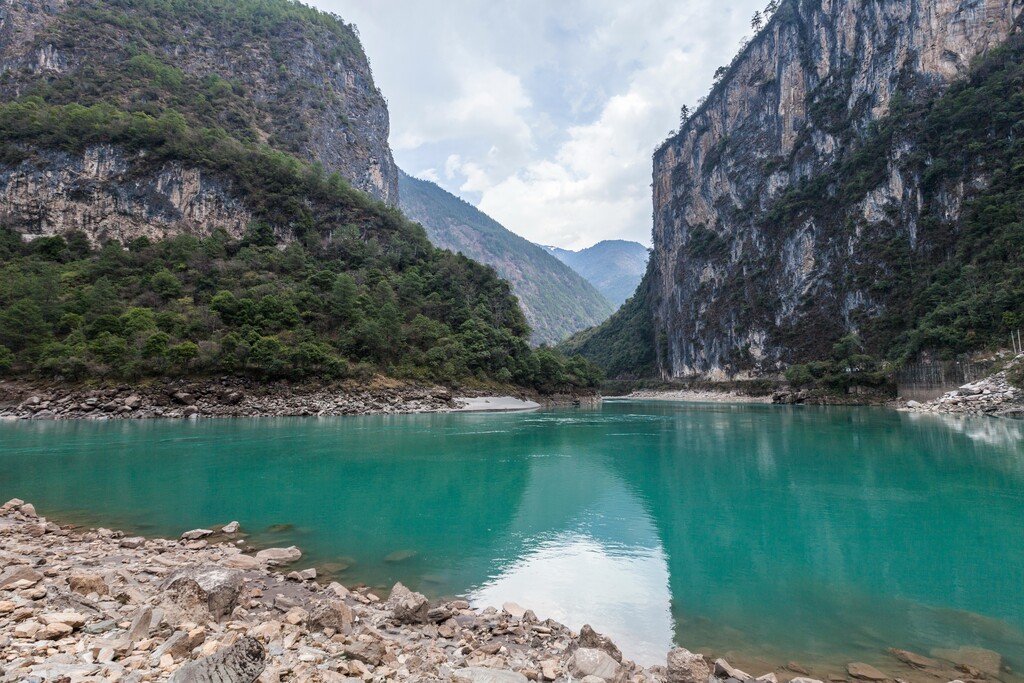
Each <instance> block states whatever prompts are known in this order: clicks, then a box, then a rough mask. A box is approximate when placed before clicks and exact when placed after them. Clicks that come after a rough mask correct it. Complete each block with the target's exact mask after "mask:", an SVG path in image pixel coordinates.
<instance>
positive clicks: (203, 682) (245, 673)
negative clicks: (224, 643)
mask: <svg viewBox="0 0 1024 683" xmlns="http://www.w3.org/2000/svg"><path fill="white" fill-rule="evenodd" d="M266 666H267V651H266V650H265V649H264V648H263V645H261V644H260V642H259V641H258V640H256V639H255V638H250V637H248V636H246V637H244V638H242V639H241V640H239V641H238V642H237V643H235V644H234V645H232V646H230V647H226V648H224V649H223V650H221V651H220V652H216V653H214V654H212V655H210V656H209V657H203V658H202V659H197V660H196V661H194V662H189V663H188V664H185V665H184V666H182V667H181V668H180V669H178V670H177V671H175V672H174V675H173V676H171V681H170V683H252V682H253V681H255V680H256V679H257V678H259V675H260V674H261V673H263V670H264V669H265V668H266Z"/></svg>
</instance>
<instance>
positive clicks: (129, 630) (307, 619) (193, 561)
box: [0, 499, 1003, 683]
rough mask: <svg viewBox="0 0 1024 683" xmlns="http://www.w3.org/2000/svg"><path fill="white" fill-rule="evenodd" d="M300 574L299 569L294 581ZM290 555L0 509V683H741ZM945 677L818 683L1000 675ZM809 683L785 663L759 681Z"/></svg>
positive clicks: (901, 662) (983, 656)
mask: <svg viewBox="0 0 1024 683" xmlns="http://www.w3.org/2000/svg"><path fill="white" fill-rule="evenodd" d="M300 568H301V569H300ZM317 578H318V577H317V572H316V570H315V568H311V567H304V566H303V565H302V553H301V550H300V549H298V548H295V547H290V548H266V549H263V550H257V549H255V548H249V547H247V546H246V542H245V537H244V529H241V528H240V527H239V525H238V524H237V523H231V524H228V525H226V526H224V527H219V528H211V529H196V530H192V531H188V532H185V533H183V534H182V537H181V538H179V539H174V540H170V539H149V538H143V537H126V536H125V535H124V534H123V533H121V532H118V531H112V530H109V529H91V530H82V529H76V528H73V527H67V526H59V525H57V524H55V523H53V522H50V521H47V520H46V519H45V518H42V517H40V516H38V513H37V511H36V510H35V508H34V507H33V506H32V505H30V504H27V503H24V502H23V501H20V500H17V499H15V500H11V501H9V502H8V503H6V504H5V505H4V506H3V507H2V508H0V682H3V683H7V682H13V681H30V682H40V683H41V682H42V681H59V682H60V683H85V682H93V681H122V682H125V683H129V682H131V683H136V682H142V681H168V680H169V681H172V682H177V683H185V682H194V683H252V682H253V681H258V682H260V683H279V682H281V681H311V682H313V683H335V682H342V681H345V682H348V683H370V682H372V681H456V682H458V683H528V681H537V682H538V683H542V682H545V681H551V682H556V683H562V682H569V681H577V680H579V681H582V682H583V683H627V682H629V683H646V682H650V683H746V682H747V681H753V677H752V676H751V675H749V674H747V673H744V672H743V671H740V670H739V669H736V668H734V667H732V666H730V664H729V663H728V662H726V661H725V660H723V659H718V660H715V661H711V658H710V655H708V656H705V655H702V654H694V653H691V652H689V651H687V650H685V649H682V648H677V649H674V650H672V651H670V652H669V653H667V656H666V660H665V663H664V664H663V665H654V666H648V667H644V666H640V665H638V664H636V663H634V662H631V661H629V660H628V659H626V658H624V657H623V656H622V654H621V653H620V651H619V649H618V648H617V647H616V646H615V645H614V643H612V642H611V641H610V640H609V639H607V638H606V637H604V636H601V635H600V634H598V633H595V632H594V631H593V630H592V629H591V628H590V627H589V626H584V627H583V628H582V629H581V630H580V631H579V632H578V633H577V632H574V631H571V630H570V629H568V628H567V627H565V626H564V625H562V624H559V623H557V622H554V621H551V620H545V621H540V620H539V619H537V617H536V616H535V615H534V614H533V613H532V612H531V611H529V610H528V609H524V608H523V607H521V606H519V605H515V604H511V603H506V604H505V605H503V606H502V608H501V609H497V608H495V607H489V608H486V609H482V610H480V609H471V608H470V605H469V603H467V602H465V601H463V600H446V601H440V602H430V601H428V599H427V598H426V597H424V596H422V595H420V594H419V593H415V592H412V591H410V590H409V589H407V588H405V587H404V586H402V585H401V584H396V585H395V586H394V588H392V589H391V593H390V596H388V597H386V598H385V597H384V596H382V595H376V594H374V592H373V591H372V590H371V589H369V588H366V587H351V588H346V587H344V586H342V585H341V584H339V583H336V582H330V583H327V582H326V581H324V582H322V583H318V582H317ZM949 659H950V660H952V661H959V662H960V663H959V664H953V663H951V662H950V661H946V662H942V661H939V660H935V659H931V658H928V657H922V656H920V655H915V654H913V653H909V652H904V651H901V650H893V651H891V652H890V655H889V661H890V664H891V666H889V668H888V669H887V671H886V672H884V673H883V672H881V671H879V670H878V669H877V668H875V667H874V666H871V665H868V664H864V663H861V662H853V663H850V664H849V665H848V666H847V667H846V671H844V672H843V673H842V675H828V676H826V675H824V674H821V679H822V680H828V681H830V682H835V683H838V682H839V681H853V682H863V681H883V680H885V681H888V680H897V681H899V680H904V681H911V682H913V683H917V682H919V681H920V682H924V681H932V682H934V681H936V680H942V681H949V680H953V679H960V680H964V681H968V680H978V681H980V680H983V679H986V678H989V679H992V678H997V677H999V676H1000V675H1001V674H1002V673H1003V668H1002V662H1001V659H1000V657H999V655H998V654H997V653H994V652H989V651H986V650H979V649H977V648H964V649H962V650H957V651H955V652H952V654H950V655H949ZM756 680H757V681H760V682H762V683H778V682H779V681H782V682H786V681H794V682H795V683H820V681H818V680H816V679H812V678H810V677H809V672H808V671H807V670H806V669H804V668H803V667H801V666H800V665H798V664H796V663H790V664H789V665H787V666H783V667H779V668H778V669H777V670H775V671H772V672H768V673H766V674H764V675H762V676H760V677H758V678H757V679H756Z"/></svg>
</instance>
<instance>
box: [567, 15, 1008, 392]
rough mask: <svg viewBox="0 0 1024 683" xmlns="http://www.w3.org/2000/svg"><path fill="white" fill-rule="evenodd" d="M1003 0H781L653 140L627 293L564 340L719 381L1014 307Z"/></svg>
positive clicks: (974, 324)
mask: <svg viewBox="0 0 1024 683" xmlns="http://www.w3.org/2000/svg"><path fill="white" fill-rule="evenodd" d="M1019 12H1020V7H1018V6H1017V3H1015V2H1012V1H1011V0H976V1H972V2H960V1H957V0H932V1H929V2H923V1H918V0H913V1H911V2H906V3H832V2H826V1H824V0H787V1H786V2H783V3H782V4H781V7H780V9H779V10H778V13H777V14H776V15H775V16H774V17H773V18H772V19H771V20H770V21H769V23H768V25H767V26H766V27H765V29H764V30H763V31H761V33H760V34H759V35H757V36H756V37H755V38H754V40H753V41H751V42H750V44H749V45H748V46H747V47H746V48H745V49H744V50H743V51H742V52H741V53H740V54H739V55H738V56H737V58H736V59H735V60H734V62H733V64H732V65H730V67H729V68H727V69H723V70H722V74H721V75H720V77H719V79H718V80H717V82H716V85H715V87H714V88H713V90H712V92H711V93H710V95H709V96H708V98H707V99H706V101H705V102H704V103H703V104H702V106H700V107H698V108H697V110H696V112H695V113H693V114H692V115H690V116H689V118H688V120H687V121H686V122H685V125H684V126H683V127H682V129H681V130H680V131H679V133H678V134H677V135H675V136H673V137H671V138H670V139H669V140H667V141H666V142H665V143H664V144H663V145H662V146H661V147H660V148H659V149H658V150H657V151H656V152H655V155H654V212H655V226H654V253H653V257H652V267H651V268H650V270H649V272H648V275H647V277H646V279H645V282H644V284H643V285H642V286H641V292H642V293H643V297H638V298H637V300H635V301H634V306H633V307H632V308H630V307H629V306H628V305H627V308H628V309H629V310H628V311H625V312H623V313H620V314H619V316H618V319H616V318H613V319H612V320H610V321H609V322H608V323H606V324H605V325H604V326H603V327H602V328H599V329H598V330H594V331H590V332H588V333H586V334H585V335H581V336H580V337H579V338H577V339H576V340H574V341H573V342H572V343H571V344H570V345H569V347H570V348H576V349H579V350H581V351H582V352H584V353H585V354H586V355H587V356H588V357H590V358H593V359H597V360H600V361H601V362H603V363H604V365H605V367H606V369H608V370H612V371H613V372H617V373H626V374H630V373H634V372H638V371H640V370H641V369H643V370H645V371H648V372H654V373H658V374H661V375H663V376H676V377H681V376H693V375H702V376H705V377H723V376H736V375H740V376H742V375H747V374H749V375H759V374H764V373H773V372H777V371H779V370H780V369H782V368H784V367H786V366H787V365H789V364H792V363H805V362H808V361H815V360H820V359H825V358H827V357H828V356H829V355H830V354H831V353H832V350H833V347H834V346H835V345H836V343H837V342H839V341H840V340H841V339H844V338H847V337H849V336H850V335H851V334H853V335H856V337H855V338H854V339H855V340H857V343H859V344H861V345H862V349H861V351H862V355H875V356H877V357H884V358H889V359H892V360H902V359H906V358H910V357H913V356H915V355H917V354H919V353H921V352H924V351H929V352H937V353H940V354H947V355H949V354H956V353H960V352H965V351H970V350H974V349H979V348H984V347H986V346H988V345H990V344H993V343H998V342H999V341H1000V340H1001V339H1002V338H1003V336H1004V334H1005V333H1007V332H1008V330H1009V329H1016V327H1017V326H1018V325H1019V324H1020V322H1021V320H1022V318H1024V289H1022V285H1021V265H1020V264H1021V263H1022V262H1024V252H1022V249H1024V233H1022V232H1021V230H1022V228H1021V224H1022V223H1021V221H1022V214H1024V203H1022V199H1024V197H1022V196H1021V195H1020V190H1019V188H1020V187H1021V178H1020V177H1018V171H1020V170H1021V169H1022V168H1024V150H1022V148H1021V143H1020V135H1019V133H1020V130H1019V129H1020V127H1021V126H1024V99H1022V96H1021V84H1022V78H1024V69H1022V61H1024V48H1022V44H1021V38H1020V37H1019V35H1017V28H1016V26H1017V24H1018V23H1019ZM637 306H643V307H644V308H645V309H646V312H640V311H638V310H636V307H637ZM626 317H630V319H633V320H643V325H640V326H637V325H627V324H626V322H625V319H626ZM623 329H628V330H629V332H630V335H631V338H632V339H634V341H636V343H637V345H638V346H637V348H636V349H635V352H634V353H629V354H620V356H619V360H622V361H624V362H623V364H619V365H615V364H614V363H612V362H611V359H610V358H609V357H607V353H608V350H609V349H611V348H612V347H613V344H614V343H615V340H616V339H619V338H621V337H622V333H621V331H622V330H623ZM629 357H635V358H637V359H640V360H641V363H644V362H646V364H647V367H646V368H641V365H639V364H634V365H631V364H630V363H629V362H628V360H626V359H628V358H629ZM613 368H614V369H613Z"/></svg>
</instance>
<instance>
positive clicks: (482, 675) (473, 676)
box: [452, 666, 527, 683]
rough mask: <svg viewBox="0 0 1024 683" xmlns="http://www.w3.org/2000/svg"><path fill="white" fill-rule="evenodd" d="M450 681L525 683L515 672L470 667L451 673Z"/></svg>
mask: <svg viewBox="0 0 1024 683" xmlns="http://www.w3.org/2000/svg"><path fill="white" fill-rule="evenodd" d="M452 679H453V680H455V681H460V682H461V683H527V679H526V676H524V675H523V674H521V673H516V672H515V671H506V670H504V669H489V668H486V667H482V666H470V667H467V668H465V669H458V670H457V671H455V672H453V673H452Z"/></svg>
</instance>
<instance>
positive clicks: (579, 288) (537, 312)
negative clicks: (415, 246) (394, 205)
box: [399, 173, 614, 344]
mask: <svg viewBox="0 0 1024 683" xmlns="http://www.w3.org/2000/svg"><path fill="white" fill-rule="evenodd" d="M399 187H400V193H401V198H402V199H401V206H402V210H403V211H404V212H405V214H406V215H407V216H409V217H410V218H411V219H413V220H415V221H419V222H420V223H421V224H423V227H424V228H426V231H427V236H428V237H429V238H430V241H431V242H433V243H434V244H435V245H437V246H439V247H441V248H442V249H451V250H452V251H456V252H459V253H462V254H465V255H466V256H469V257H470V258H472V259H474V260H476V261H480V262H481V263H486V264H488V265H491V266H493V267H494V269H495V270H496V271H498V274H499V275H500V276H501V277H502V278H504V279H506V280H508V281H509V283H511V285H512V291H513V292H515V294H516V296H518V297H519V302H520V304H522V307H523V312H524V313H525V314H526V318H527V320H528V321H529V323H530V326H531V327H532V328H533V341H534V342H536V343H549V344H553V343H556V342H559V341H561V340H563V339H565V338H566V337H568V336H569V335H571V334H572V333H573V332H577V331H579V330H582V329H585V328H587V327H591V326H593V325H596V324H597V323H599V322H601V321H602V320H604V319H605V318H607V317H608V316H609V315H611V313H612V311H613V310H614V309H613V306H612V304H611V303H609V302H608V301H607V300H606V299H605V297H604V296H602V294H601V293H600V292H598V291H597V290H596V289H595V288H594V287H593V286H592V285H591V284H590V283H588V282H587V281H586V280H585V279H584V277H582V276H581V275H579V274H578V273H576V272H574V271H573V270H572V269H571V268H570V267H569V266H566V265H565V264H563V263H561V262H560V261H559V260H558V259H557V258H555V257H554V256H552V255H551V254H549V253H548V252H547V251H546V250H545V249H544V248H542V247H539V246H537V245H536V244H533V243H532V242H530V241H528V240H526V239H523V238H522V237H520V236H519V235H517V234H515V233H514V232H512V231H510V230H508V229H507V228H505V227H504V226H502V225H501V224H500V223H498V222H497V221H495V220H494V219H492V218H491V217H490V216H488V215H487V214H485V213H483V212H481V211H480V210H479V209H477V208H476V207H474V206H472V205H471V204H468V203H467V202H464V201H463V200H461V199H459V198H458V197H456V196H455V195H452V194H450V193H448V192H446V191H444V190H443V189H441V188H440V187H438V186H437V185H436V184H435V183H432V182H430V181H427V180H420V179H418V178H413V177H411V176H409V175H406V174H405V173H402V174H401V179H400V183H399Z"/></svg>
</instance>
